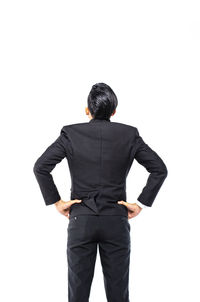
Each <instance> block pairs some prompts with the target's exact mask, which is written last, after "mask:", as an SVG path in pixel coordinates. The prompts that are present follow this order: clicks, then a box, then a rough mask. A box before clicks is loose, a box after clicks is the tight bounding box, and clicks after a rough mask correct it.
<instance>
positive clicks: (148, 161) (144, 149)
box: [134, 128, 168, 206]
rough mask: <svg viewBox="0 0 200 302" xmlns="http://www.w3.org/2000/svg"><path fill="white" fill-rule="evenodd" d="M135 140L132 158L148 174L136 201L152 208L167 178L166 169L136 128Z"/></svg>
mask: <svg viewBox="0 0 200 302" xmlns="http://www.w3.org/2000/svg"><path fill="white" fill-rule="evenodd" d="M135 140H136V141H135V142H136V152H135V156H134V157H135V159H136V160H137V162H138V163H139V164H141V165H142V166H144V167H145V168H146V170H147V171H148V172H149V173H150V175H149V177H148V179H147V183H146V185H145V187H144V188H143V190H142V192H141V194H140V195H139V197H138V198H137V199H138V200H139V201H140V202H141V203H142V204H144V205H146V206H152V204H153V202H154V200H155V198H156V195H157V194H158V192H159V190H160V188H161V186H162V184H163V182H164V180H165V178H166V177H167V174H168V171H167V167H166V165H165V163H164V162H163V160H162V159H161V158H160V157H159V155H158V154H157V153H156V152H155V151H154V150H152V149H151V148H150V147H149V146H148V145H147V144H146V143H145V142H144V140H143V139H142V137H141V136H140V134H139V132H138V129H137V128H136V137H135Z"/></svg>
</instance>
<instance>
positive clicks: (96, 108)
mask: <svg viewBox="0 0 200 302" xmlns="http://www.w3.org/2000/svg"><path fill="white" fill-rule="evenodd" d="M87 102H88V109H89V110H90V113H91V115H92V117H93V118H96V119H109V118H110V116H111V115H112V113H113V112H114V110H115V109H116V107H117V105H118V100H117V97H116V95H115V93H114V91H113V90H112V89H111V87H110V86H108V85H107V84H105V83H97V84H95V85H93V86H92V88H91V90H90V93H89V95H88V99H87Z"/></svg>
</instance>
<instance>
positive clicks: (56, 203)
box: [54, 199, 62, 206]
mask: <svg viewBox="0 0 200 302" xmlns="http://www.w3.org/2000/svg"><path fill="white" fill-rule="evenodd" d="M61 201H62V199H60V200H58V201H56V202H55V203H54V204H55V206H57V205H58V204H60V202H61Z"/></svg>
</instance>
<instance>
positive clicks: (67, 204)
mask: <svg viewBox="0 0 200 302" xmlns="http://www.w3.org/2000/svg"><path fill="white" fill-rule="evenodd" d="M81 201H82V200H81V199H73V200H70V201H66V204H65V209H67V208H69V207H71V205H72V204H74V203H80V202H81Z"/></svg>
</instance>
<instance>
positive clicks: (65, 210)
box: [55, 199, 82, 219]
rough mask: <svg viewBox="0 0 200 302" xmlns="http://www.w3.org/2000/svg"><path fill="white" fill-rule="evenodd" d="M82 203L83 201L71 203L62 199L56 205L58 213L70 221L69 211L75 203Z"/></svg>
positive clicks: (78, 200) (75, 200) (74, 200)
mask: <svg viewBox="0 0 200 302" xmlns="http://www.w3.org/2000/svg"><path fill="white" fill-rule="evenodd" d="M80 202H82V200H81V199H73V200H70V201H63V200H62V199H60V200H59V201H57V202H56V203H55V206H56V208H57V210H58V212H60V213H61V214H62V215H64V216H66V217H67V218H68V219H69V216H70V215H69V210H70V207H71V205H72V204H74V203H80Z"/></svg>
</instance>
